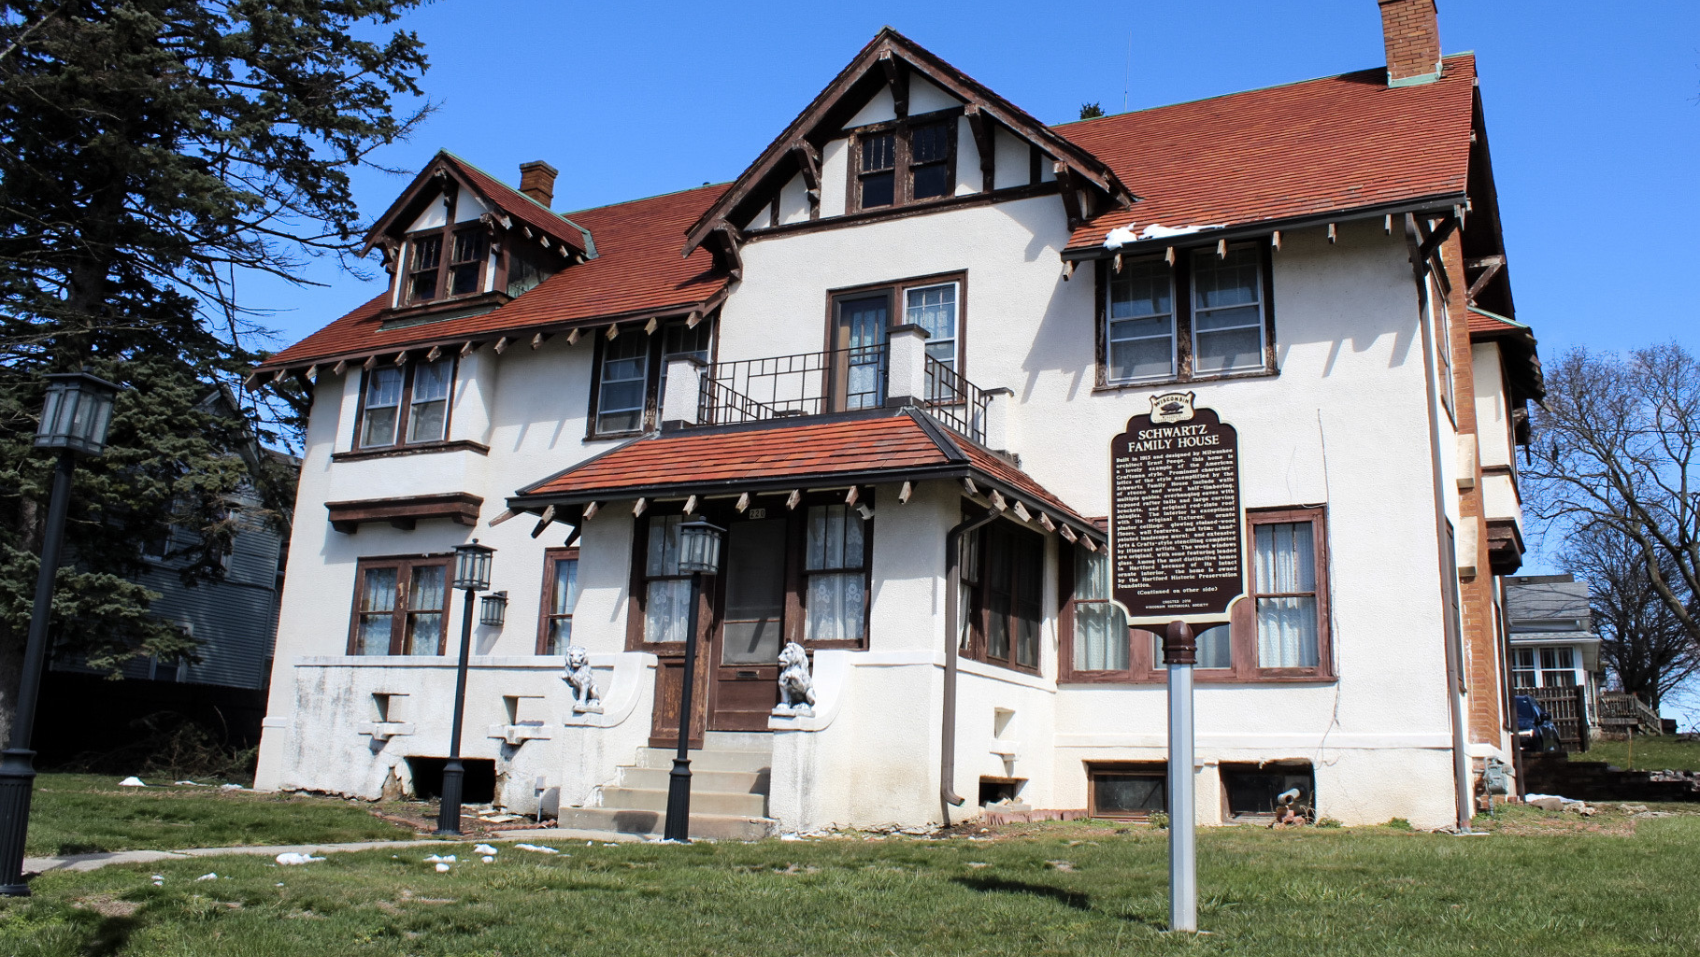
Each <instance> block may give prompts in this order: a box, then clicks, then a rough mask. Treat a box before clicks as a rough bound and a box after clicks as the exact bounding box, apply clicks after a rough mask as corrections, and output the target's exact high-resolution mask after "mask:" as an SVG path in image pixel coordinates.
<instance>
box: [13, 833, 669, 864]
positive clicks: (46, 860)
mask: <svg viewBox="0 0 1700 957" xmlns="http://www.w3.org/2000/svg"><path fill="white" fill-rule="evenodd" d="M563 840H565V841H586V840H590V841H602V842H606V843H613V842H616V841H618V842H620V843H626V842H632V841H641V840H643V838H641V837H637V836H634V835H631V834H612V833H608V832H604V831H579V830H573V829H570V828H569V829H564V830H563V829H557V828H543V829H534V830H524V831H505V832H499V833H498V835H497V836H495V837H488V838H472V837H468V838H462V839H459V840H444V839H436V838H432V839H423V838H422V839H419V840H414V841H355V842H353V843H349V844H277V845H272V846H267V847H190V848H184V849H182V850H176V851H107V852H103V853H100V854H67V855H66V856H64V857H26V858H24V873H25V874H32V873H33V874H46V873H47V872H49V871H92V870H97V869H99V868H102V867H105V866H107V865H108V864H152V863H154V862H156V861H186V860H190V859H192V858H196V857H222V856H224V855H226V854H250V855H255V856H259V857H276V856H278V855H279V854H288V853H295V854H341V853H344V852H347V851H377V850H385V849H393V848H398V847H429V846H433V845H439V844H477V843H479V842H481V841H485V842H489V843H492V844H498V843H514V842H524V841H563Z"/></svg>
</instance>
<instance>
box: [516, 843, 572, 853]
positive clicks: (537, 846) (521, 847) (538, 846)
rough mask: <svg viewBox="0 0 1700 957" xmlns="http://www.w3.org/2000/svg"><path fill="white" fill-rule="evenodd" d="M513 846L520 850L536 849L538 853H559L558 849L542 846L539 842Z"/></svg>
mask: <svg viewBox="0 0 1700 957" xmlns="http://www.w3.org/2000/svg"><path fill="white" fill-rule="evenodd" d="M514 847H515V848H517V849H519V850H522V851H536V852H537V853H539V854H559V853H561V852H560V851H557V850H555V849H554V848H552V847H544V846H543V845H541V844H515V845H514Z"/></svg>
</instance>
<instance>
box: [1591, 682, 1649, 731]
mask: <svg viewBox="0 0 1700 957" xmlns="http://www.w3.org/2000/svg"><path fill="white" fill-rule="evenodd" d="M1600 727H1601V729H1603V730H1606V731H1628V730H1630V729H1631V728H1633V729H1634V730H1635V732H1636V733H1637V734H1663V733H1664V730H1665V729H1664V723H1663V722H1662V721H1660V720H1659V713H1658V712H1657V711H1654V710H1653V709H1652V708H1649V707H1647V706H1646V705H1645V704H1643V703H1642V702H1641V699H1640V698H1637V697H1635V696H1634V695H1632V694H1628V693H1627V692H1622V691H1613V692H1607V693H1605V694H1602V695H1600Z"/></svg>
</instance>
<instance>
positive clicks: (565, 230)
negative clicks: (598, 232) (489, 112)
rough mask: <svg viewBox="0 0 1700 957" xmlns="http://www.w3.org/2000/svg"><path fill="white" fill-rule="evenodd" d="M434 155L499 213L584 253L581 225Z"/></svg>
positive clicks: (449, 157) (446, 156)
mask: <svg viewBox="0 0 1700 957" xmlns="http://www.w3.org/2000/svg"><path fill="white" fill-rule="evenodd" d="M437 155H438V156H440V157H441V158H442V159H443V161H444V162H445V163H448V164H449V165H450V166H452V167H454V170H455V172H457V173H459V174H460V175H461V176H463V177H465V178H466V180H467V182H469V183H471V184H472V187H473V188H474V189H476V190H478V191H479V192H480V193H483V194H484V195H485V196H486V197H488V198H489V199H490V200H491V201H493V202H494V203H496V205H497V206H500V207H501V209H502V212H504V213H507V214H508V215H509V216H512V217H513V218H515V219H517V220H519V221H520V222H522V223H525V224H526V225H529V226H531V227H532V228H533V229H538V230H542V231H543V232H545V233H547V234H549V235H550V236H553V237H555V238H556V239H562V240H565V241H566V242H567V244H568V245H569V246H571V247H572V248H574V249H576V250H578V251H579V252H587V251H588V247H589V245H590V243H589V242H587V241H586V240H585V238H584V232H583V231H582V230H581V229H580V228H579V226H580V225H581V224H578V223H575V222H573V221H572V218H571V217H569V216H566V215H564V214H562V213H558V212H555V211H554V210H552V209H550V208H549V207H547V206H544V205H543V204H542V203H539V202H537V201H536V200H534V199H532V198H531V197H530V196H527V195H525V194H524V193H522V192H520V191H519V190H517V189H514V188H513V187H512V186H509V185H508V184H506V183H504V182H502V181H501V180H499V179H497V178H496V177H494V176H491V175H490V174H489V173H486V172H484V171H483V170H481V169H479V168H478V167H476V166H474V165H472V164H471V163H468V162H467V161H466V160H463V159H461V158H460V157H458V156H456V155H454V154H453V153H450V152H448V151H447V150H444V151H443V152H441V153H439V154H437ZM594 238H595V237H594V234H592V241H594Z"/></svg>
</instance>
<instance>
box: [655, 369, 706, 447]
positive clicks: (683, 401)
mask: <svg viewBox="0 0 1700 957" xmlns="http://www.w3.org/2000/svg"><path fill="white" fill-rule="evenodd" d="M707 371H708V364H707V363H705V362H703V361H702V360H701V359H698V358H697V357H696V356H679V357H677V358H674V359H669V360H667V392H666V393H665V394H664V395H662V397H661V428H663V429H680V428H684V427H685V426H689V425H701V424H702V422H701V408H702V405H701V400H702V377H703V374H704V373H705V372H707Z"/></svg>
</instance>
